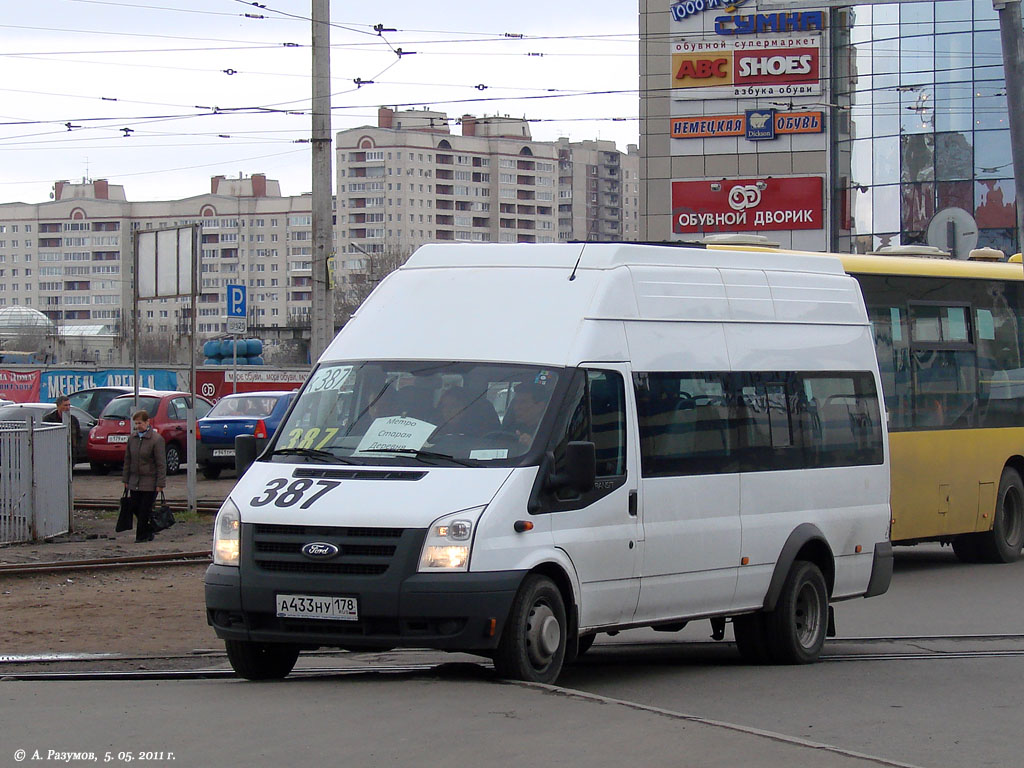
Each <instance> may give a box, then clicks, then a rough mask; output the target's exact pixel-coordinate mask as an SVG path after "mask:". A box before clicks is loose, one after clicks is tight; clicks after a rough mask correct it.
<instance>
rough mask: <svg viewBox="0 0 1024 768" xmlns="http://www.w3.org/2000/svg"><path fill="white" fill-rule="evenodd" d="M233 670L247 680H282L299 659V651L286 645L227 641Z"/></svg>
mask: <svg viewBox="0 0 1024 768" xmlns="http://www.w3.org/2000/svg"><path fill="white" fill-rule="evenodd" d="M224 647H225V648H226V649H227V652H228V661H230V662H231V668H232V669H233V670H235V672H237V673H238V675H239V677H244V678H245V679H246V680H280V679H281V678H282V677H286V676H287V675H288V673H289V672H291V671H292V668H293V667H294V666H295V662H296V660H297V659H298V658H299V649H298V648H296V647H295V646H294V645H287V644H285V643H253V642H250V641H248V640H225V641H224Z"/></svg>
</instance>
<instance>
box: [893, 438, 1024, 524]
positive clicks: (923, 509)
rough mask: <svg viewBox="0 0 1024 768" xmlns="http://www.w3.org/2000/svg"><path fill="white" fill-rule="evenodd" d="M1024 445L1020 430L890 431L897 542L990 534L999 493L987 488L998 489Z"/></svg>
mask: <svg viewBox="0 0 1024 768" xmlns="http://www.w3.org/2000/svg"><path fill="white" fill-rule="evenodd" d="M1022 446H1024V429H1022V428H1018V427H1005V428H1001V429H962V430H961V429H952V430H927V431H922V432H890V433H889V448H890V451H891V453H892V459H891V461H892V468H893V469H892V517H893V524H892V540H893V541H894V542H898V541H913V540H917V539H927V538H934V537H937V536H952V535H956V534H958V533H970V532H972V531H987V530H989V529H990V528H991V527H992V519H993V518H992V516H993V513H994V512H995V495H994V493H995V492H994V490H992V489H990V488H988V487H985V486H992V488H998V486H999V477H1000V475H1001V474H1002V471H1003V467H1004V466H1005V465H1006V462H1007V460H1008V459H1009V458H1010V457H1011V456H1015V455H1020V453H1021V451H1022ZM922 478H928V479H927V480H926V481H924V483H923V482H922ZM990 499H991V503H989V500H990ZM979 507H981V508H979ZM986 515H987V517H986Z"/></svg>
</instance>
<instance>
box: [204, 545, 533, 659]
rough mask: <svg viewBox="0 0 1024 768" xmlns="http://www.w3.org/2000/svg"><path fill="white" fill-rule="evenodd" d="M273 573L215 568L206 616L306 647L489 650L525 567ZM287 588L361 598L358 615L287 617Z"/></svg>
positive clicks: (235, 632)
mask: <svg viewBox="0 0 1024 768" xmlns="http://www.w3.org/2000/svg"><path fill="white" fill-rule="evenodd" d="M274 575H275V576H276V577H277V578H273V579H268V578H266V576H264V575H261V574H250V573H248V572H246V569H244V568H242V569H240V568H237V567H232V566H219V565H211V566H210V567H209V569H208V570H207V572H206V617H207V622H208V623H209V624H210V626H212V627H213V629H214V631H215V632H216V633H217V636H218V637H220V638H222V639H225V640H247V641H253V642H267V643H291V644H295V645H298V646H300V647H302V648H307V649H311V648H319V647H335V648H349V649H362V648H365V649H386V648H400V647H417V648H436V649H439V650H452V651H454V650H461V651H488V650H492V649H494V648H496V647H497V644H498V641H499V639H500V638H501V632H502V628H503V626H504V623H505V618H506V616H507V615H508V612H509V610H510V608H511V606H512V601H513V599H514V598H515V594H516V591H517V590H518V589H519V585H520V583H521V582H522V580H523V578H524V576H525V575H526V571H499V572H490V573H441V574H430V573H412V574H408V575H406V576H405V577H404V578H401V579H395V578H386V579H379V580H377V579H365V578H358V577H350V578H346V577H344V576H340V577H339V576H318V577H315V578H310V577H309V576H307V575H304V574H303V575H299V574H296V575H294V576H293V575H292V574H287V576H286V577H285V578H281V576H282V575H283V574H274ZM281 594H288V595H312V596H339V597H354V598H356V601H357V603H356V604H357V606H358V619H357V620H354V621H352V620H335V619H320V618H316V619H310V618H302V619H299V618H282V617H279V616H278V615H277V601H276V598H277V595H281Z"/></svg>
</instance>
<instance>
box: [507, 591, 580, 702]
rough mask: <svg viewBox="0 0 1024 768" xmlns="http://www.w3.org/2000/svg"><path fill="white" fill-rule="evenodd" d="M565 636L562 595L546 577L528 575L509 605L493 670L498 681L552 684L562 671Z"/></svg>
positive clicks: (566, 625) (566, 629)
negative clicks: (501, 679) (496, 674)
mask: <svg viewBox="0 0 1024 768" xmlns="http://www.w3.org/2000/svg"><path fill="white" fill-rule="evenodd" d="M567 636H568V623H567V622H566V619H565V603H564V601H563V600H562V593H561V592H559V591H558V587H556V586H555V583H554V582H553V581H552V580H551V579H549V578H548V577H547V576H542V575H540V574H536V573H534V574H530V575H529V576H527V577H526V578H525V579H523V584H522V586H521V587H520V588H519V592H517V593H516V597H515V600H513V601H512V609H511V610H510V611H509V616H508V621H506V622H505V629H504V631H503V632H502V633H501V640H500V641H499V643H498V648H497V650H496V651H495V653H494V668H495V669H496V670H497V672H498V674H499V675H500V676H501V677H507V678H510V679H513V680H525V681H527V682H531V683H553V682H555V680H556V679H557V678H558V674H559V673H560V672H561V671H562V661H563V660H564V659H565V644H566V640H567Z"/></svg>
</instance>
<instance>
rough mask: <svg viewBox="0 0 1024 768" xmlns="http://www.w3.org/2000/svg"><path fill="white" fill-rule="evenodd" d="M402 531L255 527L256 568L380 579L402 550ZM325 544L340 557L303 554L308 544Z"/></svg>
mask: <svg viewBox="0 0 1024 768" xmlns="http://www.w3.org/2000/svg"><path fill="white" fill-rule="evenodd" d="M403 533H404V529H402V528H340V527H339V528H334V527H326V526H304V525H268V524H263V523H261V524H257V525H254V526H253V531H252V547H251V549H250V553H251V560H252V562H253V564H254V565H255V566H256V568H258V569H259V570H262V571H267V572H272V573H295V574H349V575H356V576H379V575H381V574H383V573H385V572H386V571H387V570H388V568H389V567H390V566H391V564H392V562H393V561H394V559H395V556H396V554H398V553H400V550H401V548H402V541H401V538H402V534H403ZM313 542H323V543H327V544H332V545H334V546H335V547H337V548H338V554H337V555H335V556H333V557H330V558H323V559H311V558H309V557H306V556H305V555H304V554H303V553H302V548H303V547H304V546H305V545H306V544H310V543H313Z"/></svg>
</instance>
